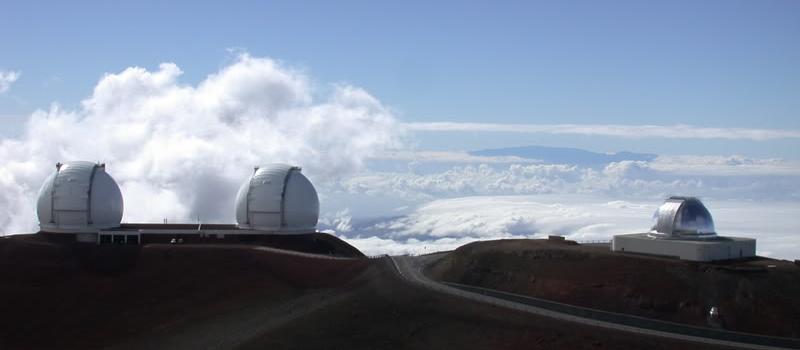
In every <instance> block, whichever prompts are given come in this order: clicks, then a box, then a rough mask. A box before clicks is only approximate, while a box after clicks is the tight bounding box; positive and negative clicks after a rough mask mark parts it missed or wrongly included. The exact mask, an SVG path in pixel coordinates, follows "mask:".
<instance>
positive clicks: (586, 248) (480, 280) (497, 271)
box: [428, 240, 800, 337]
mask: <svg viewBox="0 0 800 350" xmlns="http://www.w3.org/2000/svg"><path fill="white" fill-rule="evenodd" d="M428 273H429V274H430V275H431V276H432V277H434V278H436V279H439V280H444V281H450V282H457V283H462V284H469V285H475V286H481V287H485V288H492V289H498V290H503V291H508V292H513V293H519V294H525V295H529V296H533V297H539V298H543V299H549V300H554V301H558V302H563V303H567V304H573V305H580V306H585V307H591V308H596V309H602V310H607V311H613V312H622V313H628V314H634V315H639V316H644V317H650V318H657V319H663V320H668V321H673V322H682V323H687V324H692V325H698V326H708V321H707V319H706V316H707V312H708V310H709V308H710V307H711V306H717V307H718V308H719V310H720V312H721V315H722V318H723V321H722V322H723V325H722V326H723V327H724V328H726V329H729V330H735V331H742V332H752V333H761V334H768V335H775V336H785V337H799V336H800V322H798V315H800V267H798V266H797V265H795V264H793V263H791V262H788V261H781V260H772V259H766V258H755V259H751V260H748V261H738V262H720V263H695V262H686V261H680V260H674V259H666V258H654V257H647V256H640V255H629V254H619V253H614V252H611V251H610V250H609V248H608V247H607V246H591V245H577V244H574V242H569V241H566V242H561V243H559V242H551V241H547V240H499V241H488V242H476V243H471V244H467V245H464V246H462V247H460V248H458V249H456V250H455V251H453V252H451V253H449V254H448V255H447V256H446V257H444V258H443V259H441V260H439V261H438V262H437V263H436V264H435V265H434V266H431V267H429V269H428Z"/></svg>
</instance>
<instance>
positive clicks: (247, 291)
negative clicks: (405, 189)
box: [0, 236, 368, 349]
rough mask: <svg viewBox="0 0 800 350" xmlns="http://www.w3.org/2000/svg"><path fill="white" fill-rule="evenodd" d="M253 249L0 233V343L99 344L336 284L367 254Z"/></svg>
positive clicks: (360, 266)
mask: <svg viewBox="0 0 800 350" xmlns="http://www.w3.org/2000/svg"><path fill="white" fill-rule="evenodd" d="M253 248H254V247H253V246H244V245H218V246H201V245H146V246H124V245H104V246H97V245H93V244H88V245H87V244H67V245H64V244H56V243H51V242H48V241H47V240H45V239H43V238H42V237H38V236H28V237H11V238H0V283H1V284H0V315H2V317H0V349H24V348H53V347H57V348H87V347H91V348H97V347H103V346H105V345H110V344H114V343H118V342H120V341H124V340H125V339H130V338H137V337H141V336H142V335H146V334H149V333H150V332H154V331H156V330H159V329H165V328H167V329H169V328H170V327H174V326H176V325H179V324H186V323H191V322H193V320H197V319H203V318H207V317H210V316H213V315H214V314H215V313H216V312H219V311H220V310H226V309H229V308H231V307H234V306H235V305H238V304H240V303H242V302H246V301H252V300H259V304H258V305H259V307H269V306H270V305H279V304H281V303H285V302H287V301H288V300H292V299H293V298H297V297H300V296H303V295H305V294H307V293H310V292H313V291H314V290H318V289H321V288H335V287H339V286H343V285H345V284H347V283H349V281H351V280H352V279H353V278H354V277H355V276H357V275H358V274H359V273H360V271H362V270H363V269H364V268H365V267H366V266H367V263H368V262H367V260H366V259H356V260H330V259H328V260H325V261H324V262H320V261H319V260H316V259H312V258H307V257H303V256H293V255H286V254H275V253H270V252H264V251H257V250H255V249H253Z"/></svg>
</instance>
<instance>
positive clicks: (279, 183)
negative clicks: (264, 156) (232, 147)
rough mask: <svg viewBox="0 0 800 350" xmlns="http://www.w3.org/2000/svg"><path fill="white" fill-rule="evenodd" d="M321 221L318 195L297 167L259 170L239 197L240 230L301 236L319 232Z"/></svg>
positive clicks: (237, 210)
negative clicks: (301, 233)
mask: <svg viewBox="0 0 800 350" xmlns="http://www.w3.org/2000/svg"><path fill="white" fill-rule="evenodd" d="M318 219H319V198H318V197H317V191H316V190H315V189H314V185H312V184H311V181H308V179H307V178H306V177H305V176H304V175H303V174H302V173H300V168H299V167H296V166H291V165H286V164H269V165H264V166H261V167H257V168H255V172H254V173H253V175H252V176H251V177H250V178H249V179H248V180H247V181H246V182H245V183H244V184H242V187H241V188H240V189H239V194H238V195H237V196H236V223H237V224H238V225H239V228H243V229H255V230H264V231H273V232H281V233H291V232H295V233H300V232H308V231H315V230H316V228H317V220H318Z"/></svg>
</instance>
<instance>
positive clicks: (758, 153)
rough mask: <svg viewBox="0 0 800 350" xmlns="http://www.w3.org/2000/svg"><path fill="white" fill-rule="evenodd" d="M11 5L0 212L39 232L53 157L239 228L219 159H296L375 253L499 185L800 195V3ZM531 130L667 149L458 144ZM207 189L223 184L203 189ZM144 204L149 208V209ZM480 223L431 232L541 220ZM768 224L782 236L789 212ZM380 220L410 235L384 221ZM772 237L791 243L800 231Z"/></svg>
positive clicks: (641, 193)
mask: <svg viewBox="0 0 800 350" xmlns="http://www.w3.org/2000/svg"><path fill="white" fill-rule="evenodd" d="M0 8H1V9H2V10H1V11H0V33H3V34H2V41H0V140H1V141H0V155H2V156H3V159H4V160H5V162H4V163H5V164H4V165H2V166H0V188H1V189H2V190H3V191H4V192H3V193H4V194H3V195H2V196H3V197H2V198H0V207H2V208H3V209H7V211H8V213H6V214H2V215H0V227H2V228H0V232H18V231H24V230H30V229H31V227H35V222H36V221H35V215H34V214H33V213H32V209H31V208H32V204H31V203H32V201H33V200H35V197H36V191H37V190H38V186H39V184H40V183H41V179H43V178H44V177H45V176H46V175H47V171H49V170H45V169H46V168H47V167H49V166H50V165H51V164H53V163H55V162H56V161H61V160H64V159H66V158H78V159H90V160H106V161H109V163H110V166H109V170H110V171H111V173H112V175H114V176H115V178H116V179H117V180H118V182H120V183H121V186H122V188H123V192H124V193H125V196H126V219H127V220H154V221H160V218H161V217H162V216H170V215H172V216H174V217H175V218H176V219H182V218H183V219H186V218H191V217H195V216H197V215H199V214H203V215H204V216H206V217H210V218H213V220H216V221H225V220H229V219H230V218H228V216H230V215H227V214H228V213H227V212H225V213H226V214H225V215H223V214H215V213H216V212H219V211H225V210H227V209H224V210H223V209H221V208H220V207H218V206H215V205H207V204H204V203H205V201H204V198H214V196H216V195H218V193H217V192H219V193H227V190H228V188H229V187H230V188H233V187H238V182H239V181H240V179H239V177H241V176H242V175H243V172H242V171H240V170H232V169H236V168H237V166H238V165H239V164H244V163H246V166H242V167H241V168H243V169H248V168H251V166H252V165H253V164H250V163H255V164H257V163H264V162H272V161H284V162H294V163H302V164H301V165H303V166H304V169H305V171H306V173H307V174H308V175H309V176H310V177H311V178H312V180H313V181H314V182H315V184H317V186H318V188H319V189H320V196H321V200H322V202H323V204H322V208H323V213H322V215H323V221H324V222H326V223H327V224H325V225H328V226H326V227H329V228H331V229H333V228H335V227H339V228H340V230H339V233H340V234H342V235H345V236H347V235H349V237H351V238H352V239H360V240H362V241H363V242H366V243H364V244H375V243H376V242H378V243H380V244H378V247H377V248H370V249H377V251H378V252H380V251H381V249H386V250H388V249H391V250H392V251H403V250H404V249H405V250H409V249H410V250H414V249H418V247H416V245H417V243H419V242H423V241H424V240H425V239H426V238H430V234H429V233H430V232H428V231H431V230H432V229H430V228H425V229H423V228H419V226H418V225H417V224H419V222H422V221H423V220H422V219H420V218H426V217H428V216H426V215H429V214H430V213H431V212H433V213H439V215H444V214H441V213H443V212H444V211H442V210H440V209H437V210H431V208H443V207H444V208H447V207H448V206H449V205H452V203H453V202H451V201H454V200H455V201H460V200H467V199H470V200H472V201H473V203H474V204H475V205H468V206H466V208H473V209H472V210H478V209H475V208H477V207H480V203H487V201H488V202H489V203H494V202H495V201H499V200H500V199H498V198H499V197H495V196H500V197H503V198H505V196H512V197H514V198H515V199H514V200H510V201H505V200H503V201H502V203H510V204H507V205H508V206H511V207H514V208H516V207H519V208H535V207H536V206H535V205H534V204H532V203H540V202H541V198H540V197H537V196H542V195H546V196H551V197H547V198H545V199H547V200H556V199H557V200H559V201H560V202H559V203H558V204H560V205H564V206H566V207H569V208H584V206H583V203H585V202H586V198H585V196H590V197H591V198H592V199H591V200H590V201H589V202H591V203H594V202H597V203H600V204H602V203H612V202H615V201H618V200H626V201H629V202H631V203H637V204H636V205H644V206H655V205H656V204H658V202H659V200H660V199H659V198H661V197H663V196H665V195H669V194H689V195H700V196H703V197H704V198H705V199H707V201H710V202H711V203H719V204H721V205H724V206H735V204H736V203H747V206H745V205H743V206H741V207H739V210H745V209H744V208H750V207H748V206H752V203H753V202H757V203H760V204H759V205H761V206H764V207H774V208H776V210H779V211H781V212H786V211H787V210H788V211H789V213H792V210H794V211H796V210H797V208H798V205H797V204H798V203H797V201H798V199H799V198H800V188H798V187H799V186H798V185H797V183H798V181H797V180H799V179H800V176H798V174H799V173H800V167H798V162H800V65H798V64H797V62H800V40H797V38H798V37H800V3H799V2H797V1H703V2H697V1H649V2H641V1H607V2H597V1H558V2H538V1H520V2H504V1H486V2H481V1H473V2H469V3H468V4H465V3H464V2H447V1H442V2H435V3H431V2H414V1H404V2H386V3H378V2H373V1H337V2H327V1H320V2H300V1H280V2H279V1H225V2H216V3H214V2H204V3H197V2H188V1H186V2H182V1H171V2H168V3H164V2H155V1H137V2H129V3H108V2H101V1H96V2H93V1H76V2H69V3H65V2H55V1H53V2H43V1H3V2H2V3H0ZM528 145H540V146H551V147H571V148H579V149H585V150H590V151H594V152H601V153H604V152H619V151H630V152H639V153H649V154H654V155H657V156H658V158H657V159H655V160H653V161H639V162H618V163H612V164H608V165H607V166H606V167H605V168H599V169H598V168H593V167H587V166H585V165H584V164H538V163H536V162H535V159H524V157H521V158H520V157H517V158H514V159H509V158H505V159H498V158H492V159H487V158H477V157H473V156H470V154H469V153H467V152H469V151H474V150H481V149H492V148H506V147H516V146H528ZM232 154H234V155H232ZM114 163H116V164H114ZM555 163H558V162H555ZM376 164H379V165H380V166H376ZM115 166H116V167H117V168H116V169H119V170H117V174H115V173H114V170H115ZM40 167H41V168H42V169H41V170H40V169H39V168H40ZM181 171H186V172H192V173H194V175H185V174H184V175H181ZM219 172H225V175H219ZM486 179H493V181H494V182H491V183H489V182H487V180H486ZM208 182H216V183H221V184H222V185H219V186H217V187H214V188H218V189H217V190H214V191H210V192H209V193H205V192H203V193H202V194H197V193H196V192H198V191H199V189H204V188H208V186H205V184H206V183H208ZM201 192H202V191H201ZM233 192H234V193H235V190H234V191H233ZM225 196H227V195H225ZM516 196H519V197H518V198H517V197H516ZM186 197H190V199H189V200H188V203H181V202H182V201H183V202H185V201H187V200H185V199H184V198H186ZM487 197H488V198H489V199H487ZM148 198H158V200H157V204H158V205H143V203H146V202H147V201H148ZM548 198H549V199H548ZM517 199H519V200H521V202H520V201H518V200H517ZM662 199H663V198H662ZM326 201H327V202H326ZM222 202H224V201H222ZM134 203H135V204H134ZM326 203H327V204H326ZM459 203H460V202H459ZM540 204H541V203H540ZM600 204H598V205H600ZM504 205H506V204H504ZM144 207H146V208H147V209H145V208H144ZM137 208H138V209H137ZM648 208H650V207H648ZM712 209H713V208H712ZM520 210H523V209H520ZM576 210H578V209H576ZM587 210H588V209H587ZM732 210H734V211H735V210H736V209H732ZM509 211H511V212H515V209H512V208H509ZM603 212H608V211H603ZM712 212H713V210H712ZM608 213H609V214H608V215H607V216H605V217H603V218H598V223H597V224H600V223H601V222H605V224H607V225H612V226H611V227H612V229H608V226H604V227H606V228H605V229H603V230H600V231H598V232H601V234H600V236H602V237H607V236H608V235H610V234H612V233H613V232H612V231H614V228H613V227H616V228H615V229H617V230H623V229H625V230H628V229H634V227H633V226H634V225H628V223H629V222H631V221H628V220H627V219H626V220H622V219H620V218H621V217H622V216H624V215H622V214H620V213H617V212H614V213H611V212H608ZM3 215H4V216H3ZM549 215H550V214H548V216H547V217H550V216H549ZM626 215H627V214H626ZM630 215H638V214H636V213H630ZM475 217H476V218H477V219H476V220H478V221H479V223H476V225H481V224H482V225H484V226H485V227H492V229H493V230H494V231H496V233H491V232H489V233H487V234H483V233H481V234H476V233H475V232H477V231H474V230H462V231H461V232H451V233H449V234H448V235H447V236H446V237H444V239H447V240H452V242H462V241H467V240H469V239H473V238H486V237H496V236H503V235H519V234H523V233H522V232H521V231H518V230H517V229H516V228H515V227H527V229H529V231H536V232H538V233H537V234H543V233H544V231H537V230H538V229H536V227H538V226H536V227H535V225H534V226H531V225H527V226H526V225H522V226H513V225H514V224H513V223H507V222H505V221H503V222H505V223H504V224H502V225H499V226H498V225H494V224H491V222H492V220H500V219H502V218H499V217H496V216H485V215H478V216H475ZM729 217H731V218H736V217H737V216H736V215H734V216H729ZM794 217H797V216H794ZM377 218H393V219H386V220H384V222H382V223H381V222H379V221H380V220H379V219H377ZM398 218H399V219H398ZM415 218H416V220H419V221H413V220H415ZM520 218H521V219H520V220H522V221H525V220H528V219H531V220H533V219H535V218H528V217H527V216H525V215H523V216H521V217H520ZM780 218H782V220H783V221H782V222H781V223H779V224H776V225H777V226H775V228H774V230H775V231H776V233H775V234H776V235H783V234H784V233H783V232H784V231H782V230H786V227H788V224H791V223H794V222H793V219H792V218H791V217H790V216H781V217H780ZM539 219H543V220H546V218H539ZM503 220H504V219H503ZM632 220H633V219H632ZM501 221H502V220H501ZM645 221H647V220H645ZM740 221H741V220H740ZM376 222H377V224H376ZM426 222H430V221H426ZM437 222H438V221H437ZM634 222H637V221H634ZM390 223H391V224H394V225H401V224H402V225H405V226H407V227H404V228H396V229H393V230H385V231H384V232H382V233H381V232H376V231H375V227H383V226H380V225H384V226H385V225H389V224H390ZM580 224H581V225H583V226H581V225H577V224H575V223H573V222H571V221H570V224H568V225H566V224H565V225H564V226H563V227H562V226H558V227H555V226H548V225H544V226H543V227H544V229H545V230H557V231H560V232H564V233H565V234H577V233H575V232H578V231H580V230H581V229H584V231H581V232H585V230H586V229H585V227H587V226H591V225H593V224H591V223H590V222H583V221H581V222H580ZM737 224H741V226H748V225H751V224H752V223H745V222H739V221H737ZM370 225H371V226H370ZM375 225H378V226H375ZM509 225H510V226H509ZM576 225H577V226H576ZM614 225H616V226H614ZM409 227H417V228H418V229H419V230H420V232H417V234H419V237H417V238H413V240H412V241H409V239H408V238H407V236H398V235H400V234H399V233H397V232H406V233H408V232H411V231H409V230H410V229H409ZM595 227H596V226H595ZM722 227H731V226H725V225H724V224H722ZM748 227H750V226H748ZM362 231H363V232H370V234H372V236H366V233H362ZM421 231H425V232H421ZM388 232H395V233H388ZM426 232H427V233H426ZM531 234H533V233H531ZM600 236H598V237H600ZM398 237H406V238H402V239H401V238H398ZM593 237H594V236H593ZM781 237H783V236H781ZM437 239H442V238H441V237H439V238H437ZM382 240H389V242H388V243H386V242H384V241H382ZM409 242H410V243H409ZM767 242H768V243H769V240H768V241H767ZM773 242H785V241H781V240H775V241H773ZM423 244H424V243H423ZM452 244H455V243H452ZM781 244H782V245H784V246H785V245H786V244H784V243H781ZM777 245H778V243H774V245H773V247H774V246H777ZM370 247H373V246H370ZM381 247H383V248H381ZM415 247H416V248H415ZM767 247H768V248H770V249H769V250H770V251H777V252H778V253H774V254H778V255H780V256H784V257H791V256H798V257H800V253H797V252H798V251H800V248H798V246H796V245H795V246H791V247H790V248H783V250H781V249H772V248H771V247H770V245H769V244H768V245H767ZM764 251H767V250H764Z"/></svg>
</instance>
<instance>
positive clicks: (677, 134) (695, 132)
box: [403, 122, 800, 141]
mask: <svg viewBox="0 0 800 350" xmlns="http://www.w3.org/2000/svg"><path fill="white" fill-rule="evenodd" d="M403 126H404V127H405V128H407V129H408V130H410V131H435V132H507V133H525V134H554V135H567V134H573V135H589V136H612V137H622V138H630V139H642V138H674V139H728V140H754V141H764V140H774V139H800V130H791V129H789V130H786V129H755V128H753V129H750V128H708V127H698V126H692V125H683V124H678V125H621V124H497V123H463V122H429V123H422V122H420V123H405V124H403Z"/></svg>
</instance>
